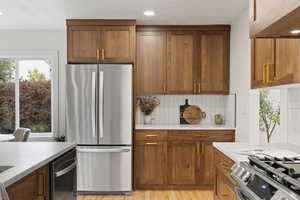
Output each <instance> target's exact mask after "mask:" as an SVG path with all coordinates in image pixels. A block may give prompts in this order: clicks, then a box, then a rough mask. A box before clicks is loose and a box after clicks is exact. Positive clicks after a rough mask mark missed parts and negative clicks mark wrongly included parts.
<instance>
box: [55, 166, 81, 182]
mask: <svg viewBox="0 0 300 200" xmlns="http://www.w3.org/2000/svg"><path fill="white" fill-rule="evenodd" d="M76 164H77V163H76V162H73V163H72V164H71V165H69V166H68V167H66V168H64V169H62V170H60V171H58V172H56V173H55V177H56V178H58V177H60V176H63V175H65V174H66V173H68V172H70V171H71V170H73V169H74V168H75V167H76Z"/></svg>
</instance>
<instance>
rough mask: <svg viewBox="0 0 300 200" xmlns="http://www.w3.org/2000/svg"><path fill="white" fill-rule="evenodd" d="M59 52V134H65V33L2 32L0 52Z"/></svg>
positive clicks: (0, 31) (0, 34)
mask: <svg viewBox="0 0 300 200" xmlns="http://www.w3.org/2000/svg"><path fill="white" fill-rule="evenodd" d="M14 50H16V51H20V50H28V51H45V50H47V51H49V50H51V51H53V50H54V51H58V52H59V66H58V67H59V102H60V103H59V116H60V117H59V133H64V132H65V117H64V110H65V105H64V102H65V90H64V88H65V82H64V81H65V78H64V77H65V67H64V66H65V64H66V60H67V58H66V52H67V51H66V33H65V31H47V30H43V31H21V30H16V31H14V30H0V51H3V52H5V51H14Z"/></svg>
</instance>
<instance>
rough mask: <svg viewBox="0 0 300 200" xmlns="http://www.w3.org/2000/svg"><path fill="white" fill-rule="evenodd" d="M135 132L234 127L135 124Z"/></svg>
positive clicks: (228, 128)
mask: <svg viewBox="0 0 300 200" xmlns="http://www.w3.org/2000/svg"><path fill="white" fill-rule="evenodd" d="M135 129H136V130H234V129H235V127H230V126H226V125H180V124H171V125H156V124H155V125H154V124H153V125H144V124H136V125H135Z"/></svg>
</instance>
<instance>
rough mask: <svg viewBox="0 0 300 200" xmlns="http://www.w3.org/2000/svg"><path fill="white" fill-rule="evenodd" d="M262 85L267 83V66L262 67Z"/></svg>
mask: <svg viewBox="0 0 300 200" xmlns="http://www.w3.org/2000/svg"><path fill="white" fill-rule="evenodd" d="M263 83H264V84H265V83H267V64H264V66H263Z"/></svg>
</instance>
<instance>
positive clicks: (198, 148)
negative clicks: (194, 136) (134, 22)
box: [196, 143, 200, 153]
mask: <svg viewBox="0 0 300 200" xmlns="http://www.w3.org/2000/svg"><path fill="white" fill-rule="evenodd" d="M196 152H197V153H200V145H199V143H197V149H196Z"/></svg>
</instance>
